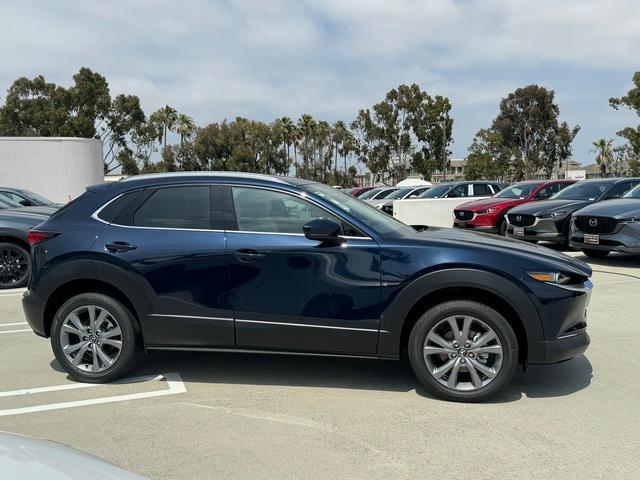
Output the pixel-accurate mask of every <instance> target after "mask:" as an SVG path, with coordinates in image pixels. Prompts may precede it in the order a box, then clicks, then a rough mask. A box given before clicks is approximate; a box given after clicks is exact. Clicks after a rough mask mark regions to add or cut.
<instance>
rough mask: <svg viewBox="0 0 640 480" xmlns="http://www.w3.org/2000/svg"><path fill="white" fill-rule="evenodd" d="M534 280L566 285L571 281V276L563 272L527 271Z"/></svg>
mask: <svg viewBox="0 0 640 480" xmlns="http://www.w3.org/2000/svg"><path fill="white" fill-rule="evenodd" d="M527 275H529V276H530V277H531V278H533V279H534V280H537V281H539V282H544V283H557V284H559V285H566V284H567V283H569V282H571V276H570V275H567V274H565V273H561V272H527Z"/></svg>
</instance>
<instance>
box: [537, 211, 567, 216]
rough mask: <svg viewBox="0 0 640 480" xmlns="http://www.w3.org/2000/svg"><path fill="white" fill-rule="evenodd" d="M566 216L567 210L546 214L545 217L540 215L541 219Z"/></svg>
mask: <svg viewBox="0 0 640 480" xmlns="http://www.w3.org/2000/svg"><path fill="white" fill-rule="evenodd" d="M566 214H567V211H566V210H558V211H557V212H551V213H545V214H544V215H540V218H560V217H564V216H565V215H566Z"/></svg>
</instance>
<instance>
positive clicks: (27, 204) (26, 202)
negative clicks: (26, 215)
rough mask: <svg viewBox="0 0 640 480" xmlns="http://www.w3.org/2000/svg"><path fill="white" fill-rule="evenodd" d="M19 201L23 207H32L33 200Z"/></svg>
mask: <svg viewBox="0 0 640 480" xmlns="http://www.w3.org/2000/svg"><path fill="white" fill-rule="evenodd" d="M18 203H19V204H20V205H22V206H23V207H30V206H31V202H30V201H29V200H20V201H19V202H18Z"/></svg>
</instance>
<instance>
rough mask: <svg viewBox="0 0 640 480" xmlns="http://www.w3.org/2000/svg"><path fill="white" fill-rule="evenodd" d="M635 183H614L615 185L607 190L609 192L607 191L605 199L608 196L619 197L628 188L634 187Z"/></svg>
mask: <svg viewBox="0 0 640 480" xmlns="http://www.w3.org/2000/svg"><path fill="white" fill-rule="evenodd" d="M636 185H637V184H636V183H632V182H624V183H620V184H618V185H616V186H615V187H613V188H612V189H611V190H609V192H608V193H607V195H606V196H605V198H606V199H609V198H620V197H622V196H623V195H624V194H625V193H627V192H628V191H629V190H631V189H632V188H633V187H635V186H636Z"/></svg>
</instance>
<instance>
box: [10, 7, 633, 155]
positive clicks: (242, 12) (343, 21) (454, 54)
mask: <svg viewBox="0 0 640 480" xmlns="http://www.w3.org/2000/svg"><path fill="white" fill-rule="evenodd" d="M3 17H4V19H5V21H4V22H3V29H2V30H0V58H2V63H1V64H0V89H2V90H4V89H5V88H8V86H9V85H10V83H11V82H12V81H13V80H14V79H15V78H17V77H18V76H21V75H25V76H30V77H32V76H35V75H37V74H40V73H42V74H43V75H45V77H46V78H47V79H48V80H50V81H55V82H58V83H62V84H68V83H70V81H71V76H72V75H73V73H75V72H76V71H77V70H78V68H79V67H80V66H88V67H90V68H92V69H94V70H96V71H99V72H101V73H103V74H104V75H105V76H106V77H107V79H108V80H109V82H110V85H111V89H112V91H113V93H121V92H126V93H133V94H137V95H139V96H140V98H141V100H142V103H143V106H144V107H145V109H146V110H148V111H152V110H153V109H155V108H158V107H159V106H162V105H164V104H170V105H173V106H175V107H176V108H178V109H179V110H181V111H184V112H187V113H189V114H191V115H193V116H194V117H195V118H196V120H197V121H198V122H200V123H206V122H210V121H217V120H221V119H222V118H225V117H227V118H233V117H235V116H236V115H244V116H249V117H254V118H260V119H264V120H271V119H273V118H275V117H276V116H281V115H288V116H291V117H294V118H297V117H298V116H299V115H300V114H302V113H304V112H309V113H312V114H313V115H315V116H318V117H323V118H327V119H328V120H335V119H338V118H343V119H347V120H349V119H351V118H353V117H354V116H355V114H356V113H357V110H358V109H359V108H363V107H368V106H370V105H372V104H373V103H375V102H376V101H379V100H380V99H381V98H382V97H383V96H384V94H385V93H386V92H387V91H388V90H389V89H391V88H393V87H395V86H397V85H398V84H400V83H413V82H415V83H418V84H420V85H421V86H422V87H423V88H425V89H427V90H428V91H429V92H432V93H438V94H444V95H448V96H449V97H450V98H451V100H452V103H453V104H454V107H455V113H456V115H457V118H456V125H457V127H456V132H455V133H454V134H455V136H456V147H455V149H456V154H457V155H461V154H464V152H465V149H466V145H468V143H469V142H470V140H471V138H470V136H471V135H472V133H473V132H474V131H475V130H477V129H479V128H481V127H483V126H486V124H487V123H488V122H489V121H490V119H491V117H492V116H493V115H494V114H495V111H496V109H497V105H498V102H499V100H500V98H501V97H502V96H504V95H506V94H507V93H508V92H509V91H512V90H513V89H515V88H517V87H518V86H521V85H523V84H526V83H532V82H541V83H544V84H545V85H547V86H549V87H551V88H555V89H557V90H558V98H563V99H570V101H571V102H570V106H571V108H569V109H566V108H564V107H563V105H561V109H562V111H563V113H566V114H567V115H568V117H569V118H583V117H586V120H581V122H580V123H582V124H583V127H585V128H583V131H582V132H581V136H582V135H591V134H595V133H596V131H595V129H594V130H593V131H591V130H590V129H589V122H590V120H589V117H590V116H593V115H596V114H597V115H598V122H595V121H594V123H593V125H596V124H597V125H598V128H601V125H602V122H603V118H605V119H611V122H612V125H611V128H610V129H609V131H608V132H607V133H606V135H613V133H615V131H616V130H617V129H619V127H620V126H621V125H620V124H619V122H620V121H621V120H620V119H622V118H623V115H617V116H616V113H615V112H611V111H610V109H609V107H608V105H607V99H608V97H609V96H612V95H618V94H622V93H624V91H625V90H624V87H627V86H628V79H629V78H630V77H631V74H632V72H633V71H634V70H635V69H637V68H638V64H637V45H639V44H640V28H638V27H637V26H638V25H640V4H639V3H638V2H637V1H630V0H612V1H608V2H600V1H583V0H564V1H562V2H558V1H551V0H538V1H536V2H524V1H516V0H502V1H501V0H482V1H472V0H455V1H454V0H392V1H391V0H384V1H383V0H349V1H344V0H299V1H295V0H292V1H283V0H273V1H260V2H257V1H249V0H247V1H233V0H218V1H214V0H193V1H187V2H181V3H176V2H171V1H167V0H161V1H151V0H142V1H135V2H130V1H128V2H125V1H111V2H87V1H81V0H75V1H65V2H37V1H32V0H9V1H7V2H4V5H3ZM594 72H600V73H602V72H604V73H605V74H604V75H600V76H597V78H598V80H597V81H596V80H595V79H594V78H595V77H594ZM583 95H584V101H583V102H582V103H581V98H582V96H583ZM595 102H598V106H597V107H594V106H593V105H595ZM624 119H625V121H626V120H627V119H628V117H624ZM479 121H482V122H483V123H482V124H478V122H479ZM585 121H586V124H585ZM616 122H618V123H616ZM458 132H460V133H458ZM602 135H605V134H604V133H603V134H602ZM579 141H581V140H579ZM585 141H586V140H585ZM581 148H582V147H581ZM583 150H584V148H583Z"/></svg>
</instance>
